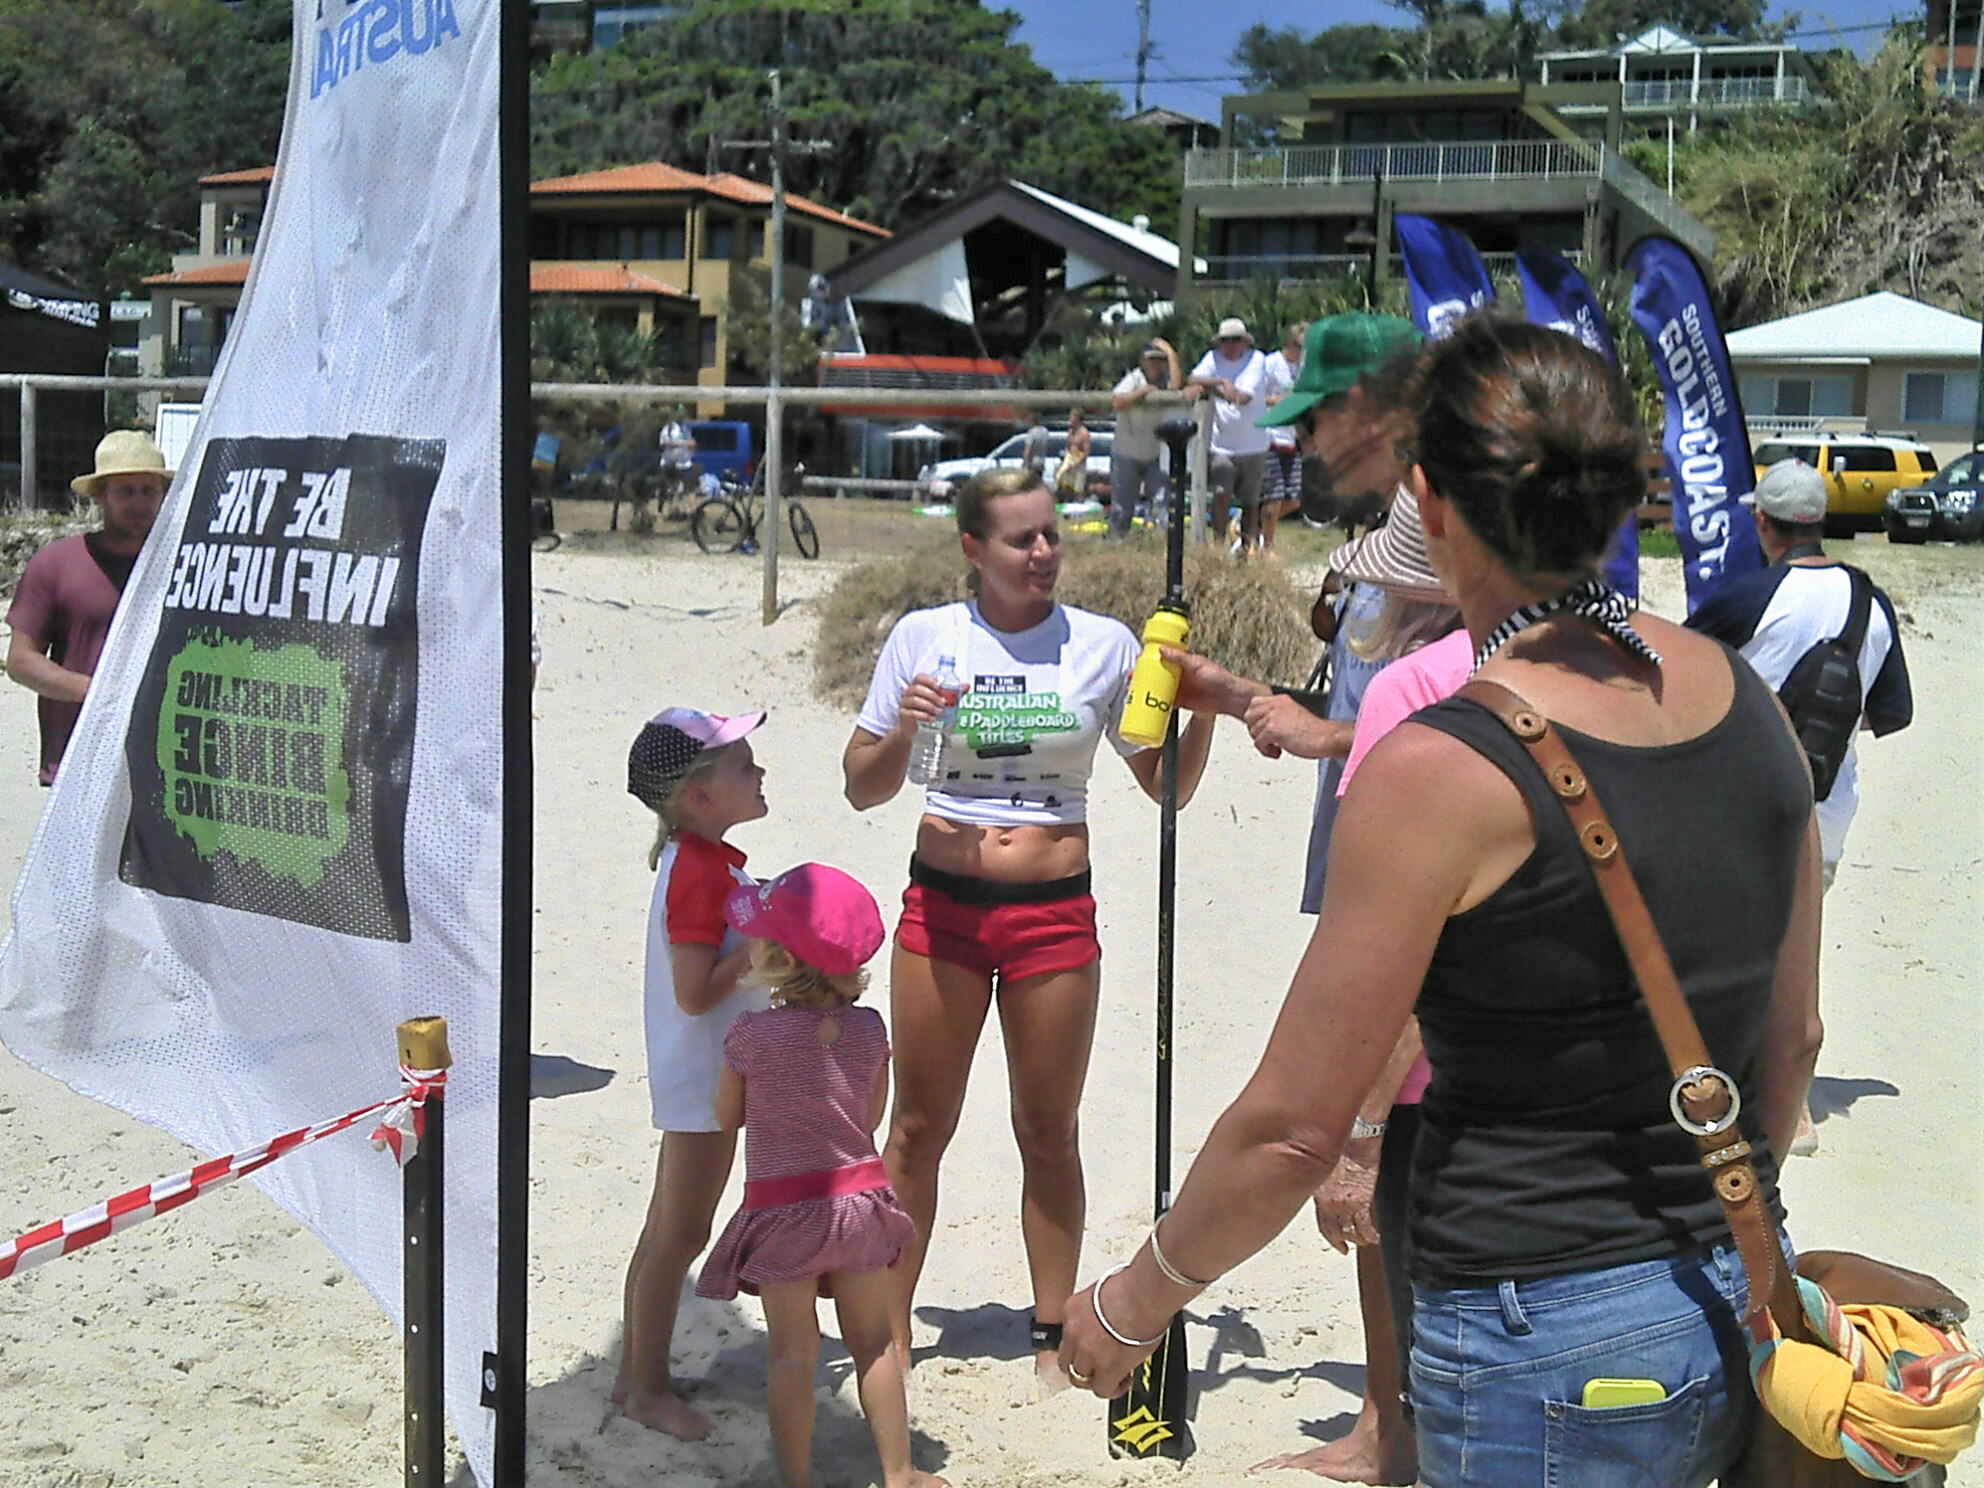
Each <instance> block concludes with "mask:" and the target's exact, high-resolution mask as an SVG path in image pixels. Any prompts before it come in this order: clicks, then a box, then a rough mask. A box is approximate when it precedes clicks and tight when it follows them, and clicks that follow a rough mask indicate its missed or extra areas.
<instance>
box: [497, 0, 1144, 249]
mask: <svg viewBox="0 0 1984 1488" xmlns="http://www.w3.org/2000/svg"><path fill="white" fill-rule="evenodd" d="M1018 24H1019V17H1018V16H1016V15H1014V14H1012V13H1010V12H1004V11H992V10H983V9H980V8H979V7H978V6H975V5H959V4H957V3H955V0H861V3H858V4H855V3H850V0H780V3H770V4H768V3H765V0H698V3H696V4H694V5H693V6H691V7H689V8H688V9H686V10H685V11H684V12H682V13H681V14H680V15H678V16H675V17H671V18H669V19H666V20H663V21H660V22H657V23H655V24H654V25H651V26H647V27H643V28H642V29H641V30H639V31H637V32H634V33H633V34H632V35H630V36H629V37H627V38H626V39H625V40H623V41H622V42H621V43H620V44H619V45H618V46H615V47H613V48H611V49H609V50H606V51H601V52H591V53H582V54H573V55H568V56H563V57H559V58H557V59H555V60H553V61H552V62H551V63H550V64H549V65H548V66H547V67H546V68H545V69H544V70H543V71H541V72H540V73H539V74H538V75H537V77H536V79H535V82H534V85H533V90H532V106H531V153H532V167H533V170H534V171H535V173H536V174H538V175H540V176H546V175H560V174H567V173H571V172H577V171H585V170H593V169H597V168H600V167H603V166H609V165H621V164H625V163H627V162H630V161H640V160H662V161H666V162H668V163H669V164H671V165H675V166H679V167H681V168H683V169H685V170H696V171H707V170H712V169H714V170H739V171H742V172H745V173H747V174H752V175H755V176H757V177H758V178H759V179H763V177H764V156H763V153H762V152H744V151H733V150H726V149H724V148H722V145H723V142H724V141H728V140H749V139H762V138H764V137H765V134H766V131H767V127H768V126H767V123H766V118H767V111H768V106H769V103H770V84H769V82H768V81H767V78H766V72H767V70H768V69H770V68H774V67H776V68H778V69H779V71H780V76H781V81H782V85H783V100H784V104H785V108H786V111H787V114H788V116H789V118H790V120H791V124H790V128H791V134H792V138H793V139H794V140H796V141H806V140H818V141H823V142H825V148H822V149H818V150H816V151H814V152H811V153H806V152H802V151H799V150H795V151H794V152H793V153H792V156H791V159H790V161H789V163H788V166H787V179H788V182H789V184H790V187H791V189H792V190H793V191H795V192H798V193H800V194H801V195H805V196H810V197H812V198H814V199H816V200H818V201H822V202H825V203H827V204H828V205H830V206H833V207H837V208H840V209H841V210H843V211H847V212H851V213H852V214H853V215H855V216H857V217H862V218H865V219H867V220H869V221H873V222H879V223H881V224H882V225H883V226H885V227H899V226H901V225H903V224H904V223H908V222H914V221H916V220H917V219H918V218H921V217H925V216H928V215H929V214H930V213H931V212H932V211H934V210H935V209H937V208H938V207H941V206H943V205H944V204H945V203H946V202H948V201H950V200H952V199H954V198H956V197H958V196H961V195H963V194H965V193H967V192H969V191H972V190H974V189H975V188H977V187H979V186H982V185H984V184H986V183H987V182H989V181H994V180H998V179H1001V178H1003V177H1006V176H1017V177H1019V178H1020V179H1021V180H1025V181H1029V182H1032V183H1033V184H1034V185H1037V186H1040V187H1042V188H1043V189H1045V190H1048V191H1054V192H1059V193H1061V194H1063V195H1066V196H1069V197H1072V198H1073V199H1075V200H1076V201H1080V202H1084V203H1086V204H1088V205H1090V206H1093V207H1095V208H1097V209H1098V210H1101V211H1105V212H1109V213H1111V214H1113V215H1116V216H1119V217H1124V218H1128V217H1129V216H1130V215H1132V214H1133V213H1135V212H1146V213H1148V214H1149V215H1150V217H1151V220H1152V222H1153V223H1154V224H1157V225H1158V229H1159V231H1164V230H1166V224H1171V223H1175V222H1176V221H1177V215H1178V200H1177V196H1178V193H1177V186H1176V171H1177V165H1176V161H1175V159H1174V158H1173V157H1172V155H1171V152H1170V150H1169V147H1168V145H1167V144H1166V142H1165V141H1164V139H1163V138H1162V137H1161V136H1160V135H1158V134H1157V132H1156V131H1154V130H1149V129H1143V128H1139V127H1136V126H1133V125H1129V124H1127V123H1125V122H1124V120H1123V108H1122V101H1121V100H1120V99H1119V98H1118V97H1117V95H1116V94H1114V93H1112V92H1109V91H1107V90H1106V89H1102V88H1098V87H1090V86H1061V85H1058V84H1056V82H1055V80H1054V77H1053V75H1052V74H1051V73H1049V72H1048V71H1047V70H1046V69H1045V68H1043V67H1041V66H1040V65H1039V64H1037V63H1036V62H1034V60H1033V57H1032V54H1031V53H1030V52H1029V51H1028V50H1027V49H1026V48H1025V47H1024V46H1017V45H1014V44H1013V41H1012V33H1013V31H1014V30H1015V29H1016V28H1017V26H1018Z"/></svg>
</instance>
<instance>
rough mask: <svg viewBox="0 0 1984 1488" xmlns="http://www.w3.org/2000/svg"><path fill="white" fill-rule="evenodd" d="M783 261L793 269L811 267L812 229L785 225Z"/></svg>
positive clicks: (791, 224) (789, 223) (794, 224)
mask: <svg viewBox="0 0 1984 1488" xmlns="http://www.w3.org/2000/svg"><path fill="white" fill-rule="evenodd" d="M785 261H786V263H787V264H789V265H792V266H793V267H795V268H801V269H810V268H812V267H813V229H812V228H810V227H804V226H801V225H799V224H796V223H792V222H788V223H786V225H785Z"/></svg>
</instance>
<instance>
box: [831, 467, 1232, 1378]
mask: <svg viewBox="0 0 1984 1488" xmlns="http://www.w3.org/2000/svg"><path fill="white" fill-rule="evenodd" d="M957 522H958V532H959V541H960V543H961V545H962V546H963V549H964V556H965V559H966V561H967V562H969V563H970V564H971V566H972V569H973V570H974V572H975V575H976V585H977V590H978V597H977V598H976V599H975V600H973V601H971V602H969V603H959V604H950V605H940V606H938V607H936V608H935V609H928V610H913V611H911V612H910V613H909V614H907V615H904V616H903V617H902V619H901V620H899V621H897V622H896V626H895V629H894V630H892V631H891V632H890V634H889V639H888V641H887V643H886V644H885V645H884V646H883V648H882V655H881V658H880V660H879V661H878V662H877V663H876V666H875V677H874V681H873V683H872V684H871V686H870V688H869V691H868V700H867V702H866V703H864V704H863V706H862V709H861V717H860V719H859V721H858V722H857V724H856V726H855V730H854V736H853V738H851V739H850V740H849V741H848V745H847V752H846V755H845V757H844V758H843V760H842V768H843V770H844V772H845V774H846V779H847V798H848V800H849V801H850V802H852V803H853V805H854V808H855V809H856V810H857V811H866V810H868V809H870V808H871V807H875V806H879V805H881V804H882V803H883V802H885V801H888V800H890V799H892V798H893V797H894V796H895V794H896V792H897V791H899V790H901V789H902V784H903V778H904V774H905V772H906V770H907V768H908V765H909V755H910V744H911V740H912V738H913V737H914V735H915V732H916V728H917V725H918V724H919V723H922V722H924V721H925V720H927V719H934V718H936V717H937V716H938V715H939V713H940V712H941V711H942V709H943V706H944V697H943V695H942V694H941V693H940V692H939V691H938V688H937V682H936V673H937V672H938V670H939V662H940V660H941V658H943V657H950V658H952V660H953V663H954V665H955V668H956V671H957V675H958V677H959V678H960V679H962V681H963V684H964V685H963V689H962V693H961V695H960V699H959V703H958V712H957V722H956V725H955V727H954V728H953V729H952V731H951V735H950V739H949V742H948V744H947V746H946V748H945V752H944V760H943V770H942V775H941V778H940V779H939V780H938V781H937V782H936V783H935V784H933V785H931V786H930V787H929V788H928V789H927V791H926V793H925V799H924V810H923V819H922V821H921V822H920V823H919V825H918V827H917V832H916V850H915V856H914V857H913V858H912V859H911V860H910V883H909V887H908V889H907V890H905V892H904V894H903V913H902V919H901V921H900V922H899V923H898V925H897V928H896V943H895V949H894V957H893V960H892V962H891V964H890V972H889V1024H890V1033H891V1037H892V1040H893V1042H894V1047H895V1077H896V1097H895V1109H894V1112H893V1113H892V1116H891V1121H890V1129H889V1141H888V1147H887V1150H886V1152H885V1153H884V1158H885V1160H886V1161H887V1163H888V1169H889V1179H890V1182H891V1183H893V1184H894V1186H895V1190H896V1193H897V1195H898V1196H899V1197H900V1198H901V1200H902V1203H903V1207H904V1208H906V1209H907V1210H908V1211H909V1213H910V1216H911V1218H913V1219H914V1220H915V1221H916V1238H915V1239H914V1240H913V1241H912V1242H911V1243H910V1245H909V1246H908V1247H907V1248H906V1249H905V1250H904V1252H903V1255H902V1260H901V1261H900V1262H899V1263H898V1264H899V1265H900V1267H901V1270H902V1273H903V1286H902V1294H901V1299H900V1305H899V1308H898V1311H897V1315H896V1320H895V1329H896V1340H895V1341H896V1347H897V1348H898V1349H899V1350H900V1351H901V1352H902V1354H903V1357H904V1358H905V1359H907V1357H908V1351H909V1319H910V1303H911V1298H912V1294H913V1292H914V1290H915V1286H916V1279H917V1277H918V1275H919V1274H920V1273H921V1271H922V1269H923V1256H924V1251H925V1248H926V1246H927V1245H928V1243H929V1237H930V1231H931V1226H932V1224H933V1222H934V1220H935V1218H936V1212H937V1168H938V1164H939V1163H940V1161H941V1160H942V1158H943V1155H944V1149H945V1147H946V1146H947V1145H948V1144H949V1142H950V1139H951V1134H952V1132H953V1131H955V1130H956V1128H957V1121H958V1112H959V1110H960V1108H961V1107H962V1106H963V1104H964V1092H965V1082H966V1078H967V1076H968V1075H969V1074H970V1072H971V1060H972V1054H973V1052H974V1051H975V1050H976V1048H977V1047H978V1036H979V1032H980V1030H981V1029H982V1028H983V1027H984V1024H985V1015H986V1012H987V1011H988V1010H989V1009H990V1008H991V1007H992V1006H993V1005H994V1004H995V1003H996V1004H997V1006H998V1009H999V1026H1000V1029H1001V1031H1002V1032H1003V1034H1004V1042H1005V1046H1006V1066H1007V1078H1008V1082H1009V1084H1010V1087H1011V1091H1012V1110H1013V1133H1014V1136H1015V1138H1016V1139H1017V1140H1018V1143H1019V1149H1020V1167H1021V1171H1022V1174H1023V1186H1022V1189H1021V1194H1020V1227H1021V1233H1022V1236H1023V1238H1024V1241H1025V1245H1026V1252H1027V1264H1028V1270H1029V1273H1030V1275H1031V1278H1032V1283H1033V1302H1034V1310H1033V1326H1032V1329H1031V1342H1032V1345H1033V1351H1034V1359H1035V1367H1036V1369H1037V1370H1038V1371H1039V1372H1040V1373H1041V1375H1042V1377H1043V1378H1044V1379H1045V1380H1046V1381H1047V1382H1048V1383H1049V1384H1050V1385H1053V1386H1058V1385H1059V1384H1061V1383H1063V1382H1064V1376H1062V1375H1061V1373H1060V1366H1059V1364H1058V1362H1057V1361H1056V1358H1055V1354H1056V1350H1057V1349H1058V1347H1059V1341H1060V1333H1061V1320H1062V1310H1063V1307H1064V1306H1065V1304H1066V1302H1067V1299H1068V1296H1069V1294H1070V1293H1071V1292H1073V1290H1074V1284H1075V1267H1076V1264H1077V1262H1078V1261H1079V1259H1080V1252H1081V1238H1082V1222H1083V1214H1084V1209H1085V1196H1084V1190H1083V1184H1082V1165H1081V1154H1080V1152H1079V1150H1078V1147H1077V1142H1076V1129H1077V1121H1076V1118H1077V1113H1078V1111H1079V1109H1080V1105H1081V1095H1082V1084H1083V1081H1084V1079H1085V1078H1086V1076H1087V1074H1088V1058H1089V1045H1090V1043H1091V1041H1092V1039H1093V1037H1094V1032H1095V1009H1096V996H1097V992H1098V989H1099V987H1100V984H1101V979H1100V964H1099V963H1100V957H1101V954H1102V951H1101V947H1100V945H1099V944H1098V942H1097V940H1096V933H1095V900H1094V898H1093V897H1092V896H1091V895H1090V893H1089V856H1088V826H1087V816H1088V811H1087V798H1088V777H1089V772H1090V769H1091V767H1092V766H1093V764H1094V760H1095V751H1096V746H1097V745H1098V744H1100V743H1101V742H1102V739H1103V737H1104V736H1105V735H1107V736H1108V738H1109V741H1110V743H1111V744H1113V745H1114V746H1115V749H1116V752H1117V753H1119V754H1121V755H1123V756H1124V758H1125V759H1126V760H1127V761H1128V762H1129V766H1130V770H1131V773H1132V774H1134V775H1135V776H1136V778H1137V783H1138V784H1139V785H1140V786H1142V787H1143V789H1144V791H1145V792H1146V793H1147V794H1148V795H1149V796H1150V797H1151V798H1152V799H1153V800H1155V799H1156V798H1157V797H1158V794H1159V791H1160V783H1159V778H1158V775H1159V767H1160V762H1161V754H1160V752H1159V751H1158V750H1155V749H1139V748H1137V747H1136V746H1133V745H1127V744H1125V743H1123V742H1122V740H1120V739H1119V738H1118V737H1117V736H1116V732H1115V729H1116V722H1117V719H1118V716H1119V715H1120V713H1121V711H1122V706H1123V699H1124V695H1125V693H1126V691H1127V687H1128V683H1129V679H1130V670H1131V668H1132V666H1133V665H1134V664H1135V662H1136V658H1137V650H1138V646H1137V640H1136V637H1135V636H1133V635H1131V633H1130V631H1129V630H1128V628H1127V627H1125V626H1124V625H1123V624H1121V623H1120V622H1119V621H1116V620H1112V619H1109V618H1107V617H1105V616H1101V615H1092V614H1090V613H1088V612H1087V611H1085V610H1077V609H1072V608H1070V607H1068V606H1066V605H1060V604H1056V603H1055V600H1054V585H1055V581H1056V580H1057V579H1058V577H1059V575H1060V568H1061V550H1060V543H1061V533H1060V528H1059V526H1058V525H1057V522H1056V518H1055V512H1054V500H1053V497H1052V495H1051V494H1050V493H1049V492H1048V491H1047V489H1046V488H1045V486H1043V485H1042V483H1041V479H1040V476H1039V475H1038V474H1037V473H1033V472H1028V471H1023V470H1011V469H993V470H988V471H985V472H983V473H982V474H980V475H977V476H974V477H973V478H972V479H971V480H970V481H968V482H967V483H966V484H965V486H964V489H963V490H962V491H960V492H959V494H958V500H957ZM1212 722H1213V720H1212V717H1211V716H1210V715H1208V716H1203V717H1201V716H1194V717H1193V719H1192V720H1191V722H1190V723H1189V724H1188V725H1187V726H1186V728H1185V730H1184V733H1183V737H1182V738H1181V740H1180V744H1179V771H1178V799H1179V804H1180V805H1183V804H1184V803H1185V802H1186V801H1188V800H1190V799H1191V795H1192V792H1193V790H1194V789H1195V788H1196V787H1197V785H1198V781H1199V776H1200V773H1201V772H1202V771H1203V770H1204V768H1205V761H1206V751H1207V749H1208V748H1209V746H1210V745H1211V742H1212Z"/></svg>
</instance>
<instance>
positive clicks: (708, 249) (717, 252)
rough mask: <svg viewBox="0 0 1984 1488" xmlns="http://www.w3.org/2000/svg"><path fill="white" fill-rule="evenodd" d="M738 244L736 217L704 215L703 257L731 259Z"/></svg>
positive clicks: (706, 364) (713, 214)
mask: <svg viewBox="0 0 1984 1488" xmlns="http://www.w3.org/2000/svg"><path fill="white" fill-rule="evenodd" d="M737 242H738V234H737V219H736V218H735V217H721V216H718V215H717V214H716V213H714V212H708V213H705V214H704V215H703V257H705V258H729V257H730V256H731V255H732V254H733V253H734V252H735V251H736V249H737ZM704 365H705V366H708V365H709V363H707V362H706V363H704Z"/></svg>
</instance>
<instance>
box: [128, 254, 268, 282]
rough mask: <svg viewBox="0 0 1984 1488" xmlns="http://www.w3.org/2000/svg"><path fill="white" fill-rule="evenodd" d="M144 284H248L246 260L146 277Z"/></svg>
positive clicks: (175, 270)
mask: <svg viewBox="0 0 1984 1488" xmlns="http://www.w3.org/2000/svg"><path fill="white" fill-rule="evenodd" d="M140 282H142V283H145V284H187V285H194V284H208V285H220V284H246V283H247V282H248V260H247V259H245V258H230V259H228V260H227V262H225V263H217V264H207V265H205V266H204V267H201V268H197V269H174V270H172V271H171V272H170V273H167V274H151V275H147V276H146V277H145V278H144V279H143V280H142V281H140Z"/></svg>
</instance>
